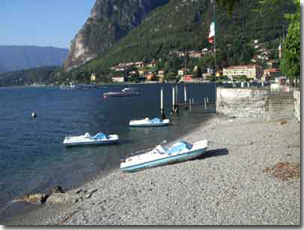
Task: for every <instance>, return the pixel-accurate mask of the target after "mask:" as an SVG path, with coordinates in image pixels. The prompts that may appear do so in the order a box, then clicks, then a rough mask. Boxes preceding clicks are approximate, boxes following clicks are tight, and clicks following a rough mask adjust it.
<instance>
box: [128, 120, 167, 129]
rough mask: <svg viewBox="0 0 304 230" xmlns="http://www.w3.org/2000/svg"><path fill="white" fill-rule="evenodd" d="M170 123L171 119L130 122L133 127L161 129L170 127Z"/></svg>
mask: <svg viewBox="0 0 304 230" xmlns="http://www.w3.org/2000/svg"><path fill="white" fill-rule="evenodd" d="M169 123H170V120H169V119H164V120H161V119H159V118H153V119H151V120H150V119H149V118H145V119H142V120H132V121H130V122H129V125H130V126H131V127H160V126H168V125H169Z"/></svg>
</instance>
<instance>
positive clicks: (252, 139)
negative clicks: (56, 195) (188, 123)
mask: <svg viewBox="0 0 304 230" xmlns="http://www.w3.org/2000/svg"><path fill="white" fill-rule="evenodd" d="M181 139H184V140H186V141H190V142H193V141H197V140H201V139H207V140H209V141H210V145H209V150H210V151H209V152H208V153H207V154H206V155H205V156H204V157H202V158H200V159H197V160H193V161H188V162H184V163H179V164H173V165H168V166H163V167H157V168H152V169H147V170H144V171H140V172H136V173H132V174H125V173H121V172H120V171H118V170H117V171H115V172H113V173H111V174H110V175H108V176H106V177H101V176H100V178H96V179H95V180H94V181H91V182H89V183H88V184H85V185H84V186H82V187H81V190H79V189H77V190H78V191H77V190H74V191H70V193H72V194H75V193H76V191H77V192H79V191H81V192H82V193H83V200H81V201H78V202H77V203H75V204H69V205H44V207H43V208H40V209H38V210H36V211H33V212H31V213H29V214H27V215H25V216H20V217H17V218H15V219H14V220H12V221H10V222H9V223H8V224H9V225H15V224H16V225H18V224H24V225H300V178H299V175H298V174H292V173H291V174H288V173H290V171H288V172H287V171H286V172H285V173H286V175H287V177H288V176H294V177H292V178H284V177H275V175H273V173H271V172H274V170H271V169H272V168H273V167H274V166H276V165H277V164H278V163H280V162H289V163H290V165H298V166H299V167H300V124H299V122H298V121H297V120H296V119H291V120H287V123H285V122H283V123H279V122H277V121H276V122H275V121H265V120H259V119H233V120H231V119H229V118H228V117H225V116H222V115H216V116H215V117H214V118H213V119H211V120H209V121H208V122H207V123H206V124H204V125H202V126H199V125H198V126H196V127H194V130H193V131H192V132H191V133H189V134H187V135H186V136H184V137H182V138H181ZM281 172H283V174H284V169H281ZM276 175H278V174H276ZM282 179H283V180H282ZM85 191H91V193H89V192H86V193H85ZM92 191H94V192H92ZM88 194H91V195H88Z"/></svg>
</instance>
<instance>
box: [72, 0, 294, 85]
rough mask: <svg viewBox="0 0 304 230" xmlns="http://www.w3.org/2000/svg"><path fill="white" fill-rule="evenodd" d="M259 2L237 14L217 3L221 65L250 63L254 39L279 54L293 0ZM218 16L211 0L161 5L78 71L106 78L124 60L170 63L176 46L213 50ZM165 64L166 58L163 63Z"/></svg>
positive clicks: (206, 61)
mask: <svg viewBox="0 0 304 230" xmlns="http://www.w3.org/2000/svg"><path fill="white" fill-rule="evenodd" d="M258 8H259V1H257V0H253V1H251V0H243V1H240V5H236V6H235V9H234V11H233V13H232V15H231V16H229V14H228V9H226V8H223V7H219V6H217V8H216V42H217V67H218V68H222V67H226V66H228V65H234V64H243V63H248V62H250V60H251V59H252V57H253V56H254V55H255V52H256V51H255V49H254V43H253V41H254V40H259V43H261V44H262V45H263V46H264V47H265V49H267V50H272V51H273V52H272V55H273V56H275V55H276V51H277V47H278V45H279V42H280V39H281V38H282V37H283V35H284V34H286V31H287V27H288V22H287V20H286V19H285V18H284V17H283V14H284V12H285V13H286V12H293V11H294V10H295V6H294V4H293V2H292V1H277V4H276V5H273V6H272V7H271V8H269V9H266V10H264V11H263V10H262V11H261V10H260V11H258V10H257V9H258ZM211 21H212V7H211V5H210V1H209V0H206V1H201V0H192V1H187V0H183V1H180V0H171V1H169V3H168V4H166V5H164V6H162V7H159V8H157V9H156V10H154V11H153V12H152V13H151V14H149V15H148V17H147V18H146V19H145V20H144V22H143V23H142V24H141V25H140V26H138V27H136V28H135V29H133V30H132V31H131V32H130V33H129V34H128V35H127V36H126V37H124V38H122V39H121V40H120V41H119V42H117V43H116V44H114V45H113V47H112V48H111V49H109V51H108V52H107V53H106V54H104V55H101V56H99V57H98V58H97V59H94V60H92V61H90V62H89V63H88V64H87V65H84V66H82V67H80V68H78V69H75V70H73V71H72V73H70V74H72V76H73V77H74V78H76V77H77V79H78V80H79V75H82V76H83V77H84V78H85V79H88V76H89V75H90V73H91V72H95V73H97V76H98V78H99V79H100V80H103V79H104V80H106V78H107V77H108V73H109V68H110V67H111V66H113V65H114V64H117V63H120V62H131V61H140V60H147V61H151V60H152V59H157V60H158V59H162V61H163V62H167V61H168V60H169V59H171V57H169V55H168V54H169V52H170V51H174V50H179V51H181V50H200V49H203V48H208V49H211V48H212V45H211V44H209V43H208V41H207V38H208V32H209V25H210V23H211ZM212 62H213V59H212V57H210V55H206V56H205V57H204V58H203V59H202V60H200V65H201V66H202V67H208V66H211V65H212ZM163 65H165V63H164V64H163Z"/></svg>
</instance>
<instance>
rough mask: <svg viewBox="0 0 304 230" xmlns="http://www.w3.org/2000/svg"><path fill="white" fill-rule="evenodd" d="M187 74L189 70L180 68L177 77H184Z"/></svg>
mask: <svg viewBox="0 0 304 230" xmlns="http://www.w3.org/2000/svg"><path fill="white" fill-rule="evenodd" d="M187 72H189V69H186V68H182V69H180V70H179V71H178V76H184V75H186V74H187Z"/></svg>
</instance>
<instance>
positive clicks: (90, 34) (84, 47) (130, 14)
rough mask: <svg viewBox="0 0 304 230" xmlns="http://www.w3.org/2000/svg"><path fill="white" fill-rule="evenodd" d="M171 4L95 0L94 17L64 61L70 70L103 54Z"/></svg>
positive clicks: (160, 0) (147, 0)
mask: <svg viewBox="0 0 304 230" xmlns="http://www.w3.org/2000/svg"><path fill="white" fill-rule="evenodd" d="M166 3H168V0H96V3H95V5H94V7H93V9H92V12H91V16H90V17H89V18H88V20H87V21H86V23H85V24H84V26H83V27H82V28H81V30H80V31H79V32H78V34H77V35H76V36H75V39H74V40H73V41H72V44H71V48H70V52H69V55H68V58H67V60H66V61H65V65H64V67H65V69H66V70H68V69H71V68H74V67H77V66H79V65H82V64H84V63H86V62H87V61H89V60H91V59H93V58H96V57H97V56H99V55H102V54H104V53H105V52H106V51H107V50H108V49H109V48H111V47H112V46H113V44H114V43H115V42H116V41H118V40H120V39H121V38H122V37H124V36H126V35H127V34H128V33H129V32H130V31H131V30H132V29H133V28H135V27H137V26H138V25H140V24H141V23H142V21H143V19H145V17H146V16H147V14H148V13H149V12H151V11H152V10H154V9H155V8H156V7H159V6H162V5H164V4H166Z"/></svg>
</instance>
